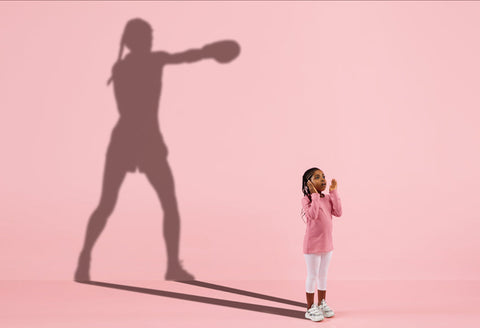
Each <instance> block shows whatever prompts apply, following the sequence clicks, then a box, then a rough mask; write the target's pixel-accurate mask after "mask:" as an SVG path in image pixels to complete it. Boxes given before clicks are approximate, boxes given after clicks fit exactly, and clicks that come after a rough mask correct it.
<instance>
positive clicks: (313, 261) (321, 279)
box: [303, 251, 333, 293]
mask: <svg viewBox="0 0 480 328" xmlns="http://www.w3.org/2000/svg"><path fill="white" fill-rule="evenodd" d="M332 252H333V251H330V252H328V253H320V254H303V255H305V261H306V262H307V281H306V282H305V289H306V291H307V293H314V292H315V281H316V282H317V288H318V289H319V290H327V270H328V264H329V263H330V258H331V257H332Z"/></svg>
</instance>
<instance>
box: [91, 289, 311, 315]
mask: <svg viewBox="0 0 480 328" xmlns="http://www.w3.org/2000/svg"><path fill="white" fill-rule="evenodd" d="M82 283H84V284H88V285H94V286H100V287H107V288H115V289H120V290H126V291H130V292H135V293H142V294H149V295H157V296H163V297H170V298H177V299H181V300H186V301H192V302H200V303H206V304H213V305H219V306H226V307H231V308H236V309H242V310H248V311H255V312H262V313H268V314H276V315H280V316H284V317H291V318H298V319H305V312H304V311H298V310H290V309H283V308H278V307H273V306H266V305H259V304H252V303H245V302H237V301H229V300H224V299H220V298H213V297H206V296H197V295H191V294H184V293H177V292H169V291H165V290H158V289H151V288H144V287H137V286H128V285H120V284H113V283H108V282H102V281H88V282H82ZM200 283H201V282H200ZM205 284H207V285H208V283H205ZM214 286H216V285H214ZM220 287H223V286H220ZM225 288H228V287H225ZM215 289H217V288H215ZM244 292H245V291H244ZM245 293H249V292H245ZM253 294H255V293H253ZM259 295H261V294H259ZM248 296H250V295H248ZM254 297H256V296H254ZM260 298H263V297H260ZM305 306H306V304H305Z"/></svg>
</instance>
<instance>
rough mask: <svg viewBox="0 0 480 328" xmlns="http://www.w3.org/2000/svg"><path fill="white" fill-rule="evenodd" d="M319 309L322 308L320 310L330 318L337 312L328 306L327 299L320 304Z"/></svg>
mask: <svg viewBox="0 0 480 328" xmlns="http://www.w3.org/2000/svg"><path fill="white" fill-rule="evenodd" d="M318 309H319V310H320V312H322V313H323V316H324V317H325V318H330V317H333V316H334V315H335V312H333V310H332V309H331V308H330V307H329V306H328V304H327V301H325V300H324V299H323V300H322V302H321V303H320V305H319V306H318Z"/></svg>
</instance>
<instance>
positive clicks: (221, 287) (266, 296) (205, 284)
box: [178, 280, 307, 308]
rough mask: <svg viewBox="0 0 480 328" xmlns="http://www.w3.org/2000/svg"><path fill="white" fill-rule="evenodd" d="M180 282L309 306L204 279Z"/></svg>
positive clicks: (304, 304) (304, 306) (303, 306)
mask: <svg viewBox="0 0 480 328" xmlns="http://www.w3.org/2000/svg"><path fill="white" fill-rule="evenodd" d="M178 282H180V283H183V284H189V285H194V286H198V287H205V288H210V289H216V290H220V291H222V292H227V293H233V294H239V295H244V296H250V297H255V298H259V299H262V300H267V301H272V302H277V303H284V304H288V305H293V306H299V307H302V308H307V303H302V302H296V301H292V300H287V299H285V298H280V297H275V296H270V295H265V294H259V293H254V292H249V291H247V290H242V289H237V288H232V287H226V286H221V285H215V284H211V283H209V282H203V281H198V280H192V281H178Z"/></svg>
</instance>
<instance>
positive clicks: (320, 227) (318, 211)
mask: <svg viewBox="0 0 480 328" xmlns="http://www.w3.org/2000/svg"><path fill="white" fill-rule="evenodd" d="M311 197H312V201H311V202H310V200H309V199H308V196H304V197H303V198H302V206H303V210H304V211H305V216H306V218H307V230H306V231H305V237H304V239H303V253H304V254H312V253H316V254H318V253H326V252H330V251H331V250H333V238H332V214H333V215H335V216H337V217H339V216H341V215H342V204H341V202H340V196H339V195H338V191H337V189H334V190H332V191H330V194H326V195H325V197H320V194H319V193H313V194H312V195H311Z"/></svg>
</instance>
